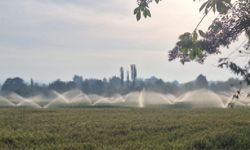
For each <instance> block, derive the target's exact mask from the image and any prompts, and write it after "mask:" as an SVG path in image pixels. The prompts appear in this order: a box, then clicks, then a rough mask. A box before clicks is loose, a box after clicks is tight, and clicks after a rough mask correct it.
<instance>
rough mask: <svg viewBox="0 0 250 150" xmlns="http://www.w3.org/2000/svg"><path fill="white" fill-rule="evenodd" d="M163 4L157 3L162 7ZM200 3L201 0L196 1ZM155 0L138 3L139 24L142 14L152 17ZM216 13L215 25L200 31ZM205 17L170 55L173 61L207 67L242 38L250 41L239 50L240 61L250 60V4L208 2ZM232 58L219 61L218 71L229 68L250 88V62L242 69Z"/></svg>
mask: <svg viewBox="0 0 250 150" xmlns="http://www.w3.org/2000/svg"><path fill="white" fill-rule="evenodd" d="M159 1H161V0H155V2H156V3H159ZM193 1H197V0H193ZM151 2H152V0H137V3H138V7H137V8H136V9H135V11H134V14H135V15H136V18H137V20H138V21H139V20H140V19H141V13H142V14H143V15H144V17H145V18H147V17H151V13H150V11H149V4H150V3H151ZM210 11H213V12H214V13H218V14H219V15H218V16H217V17H216V18H215V19H214V20H213V21H212V23H211V25H210V26H209V28H208V29H207V31H202V30H201V29H199V26H200V24H201V23H202V21H203V19H204V18H205V17H206V16H207V14H208V13H209V12H210ZM200 12H203V13H204V16H203V18H202V19H201V20H200V22H199V23H198V24H197V26H196V27H195V28H194V30H193V31H192V32H186V33H184V34H182V35H180V36H179V39H178V42H177V43H176V45H175V46H174V48H173V49H171V50H170V51H169V61H172V60H175V59H180V61H181V63H183V64H184V63H186V62H190V61H197V62H199V63H203V62H204V60H205V59H206V58H207V57H208V56H209V55H211V54H220V53H221V47H228V46H229V45H230V44H231V43H233V42H235V41H236V40H237V39H238V38H239V37H240V36H241V35H242V34H245V35H246V37H247V40H245V41H244V42H243V44H244V46H243V45H242V47H241V49H236V50H235V51H234V52H233V53H235V52H238V55H239V57H246V58H247V57H248V56H249V54H250V52H249V49H250V1H249V0H235V1H233V2H232V1H231V0H204V2H203V4H202V5H201V7H200ZM231 55H232V54H230V55H229V56H228V57H225V58H221V59H220V60H219V64H218V67H221V68H224V67H225V68H229V69H230V70H232V71H233V73H235V74H237V75H241V76H242V77H243V80H245V81H246V82H247V84H248V85H250V75H249V69H250V61H249V59H248V58H247V59H246V60H247V61H246V62H245V64H244V65H243V66H242V65H239V64H237V63H235V62H234V60H235V59H234V60H232V59H230V56H231Z"/></svg>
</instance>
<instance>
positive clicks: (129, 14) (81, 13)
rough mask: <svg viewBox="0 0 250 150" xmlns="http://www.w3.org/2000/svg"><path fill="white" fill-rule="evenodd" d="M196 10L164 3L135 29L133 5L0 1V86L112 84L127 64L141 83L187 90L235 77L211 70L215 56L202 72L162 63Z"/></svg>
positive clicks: (90, 0) (127, 1)
mask: <svg viewBox="0 0 250 150" xmlns="http://www.w3.org/2000/svg"><path fill="white" fill-rule="evenodd" d="M200 4H201V3H199V2H193V1H192V0H185V1H184V0H164V1H162V2H161V3H160V4H159V5H156V4H152V5H151V6H150V9H151V11H152V18H150V19H142V20H141V21H140V22H137V21H136V19H135V16H134V15H133V9H134V8H135V7H136V0H101V1H95V0H25V1H20V0H3V1H0V82H3V81H4V80H5V79H6V78H8V77H15V76H19V77H22V78H24V79H25V80H29V79H30V78H33V79H34V80H35V81H40V82H50V81H53V80H55V79H59V78H60V79H62V80H66V81H68V80H71V79H72V77H73V76H74V75H75V74H78V75H82V76H83V78H99V79H102V78H104V77H111V76H113V75H117V76H119V68H120V66H124V68H125V69H126V70H129V66H130V64H136V66H137V70H138V77H140V78H149V77H151V76H157V77H159V78H162V79H164V80H165V81H174V80H178V81H180V82H187V81H190V80H193V79H195V78H196V77H197V76H198V75H199V74H204V75H206V76H207V78H208V79H209V80H227V79H228V78H230V77H235V76H234V75H233V74H232V73H231V72H230V71H228V70H223V69H219V68H217V67H216V65H217V60H218V58H219V57H222V56H211V57H209V58H208V59H207V60H206V62H205V64H203V65H201V64H198V63H188V64H185V65H184V66H183V65H182V64H181V63H180V62H179V61H178V60H177V61H174V62H169V61H168V51H169V50H170V49H171V48H173V47H174V45H175V43H176V41H177V39H178V36H179V35H180V34H182V33H184V32H186V31H189V32H190V31H192V30H193V29H194V27H195V26H196V24H197V23H198V22H199V20H200V19H201V18H202V15H203V14H202V13H199V6H200ZM213 17H215V15H214V14H211V15H209V16H208V17H207V18H206V20H205V21H204V22H203V23H202V26H201V28H206V27H207V25H209V23H211V20H212V18H213ZM235 46H237V45H235ZM229 52H230V50H226V53H229Z"/></svg>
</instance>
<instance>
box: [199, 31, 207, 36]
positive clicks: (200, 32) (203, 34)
mask: <svg viewBox="0 0 250 150" xmlns="http://www.w3.org/2000/svg"><path fill="white" fill-rule="evenodd" d="M198 32H199V34H200V36H202V37H205V36H206V33H205V32H203V31H202V30H199V31H198Z"/></svg>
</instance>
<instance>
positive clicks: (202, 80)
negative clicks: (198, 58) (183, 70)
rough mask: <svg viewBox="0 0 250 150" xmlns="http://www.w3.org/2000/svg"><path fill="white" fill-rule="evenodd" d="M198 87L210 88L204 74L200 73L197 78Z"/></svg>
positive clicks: (196, 85)
mask: <svg viewBox="0 0 250 150" xmlns="http://www.w3.org/2000/svg"><path fill="white" fill-rule="evenodd" d="M195 87H196V88H208V82H207V78H206V76H204V75H202V74H201V75H199V76H198V77H197V78H196V80H195Z"/></svg>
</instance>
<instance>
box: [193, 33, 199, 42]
mask: <svg viewBox="0 0 250 150" xmlns="http://www.w3.org/2000/svg"><path fill="white" fill-rule="evenodd" d="M197 39H198V34H197V32H196V31H194V32H193V38H192V40H193V41H197Z"/></svg>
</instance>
